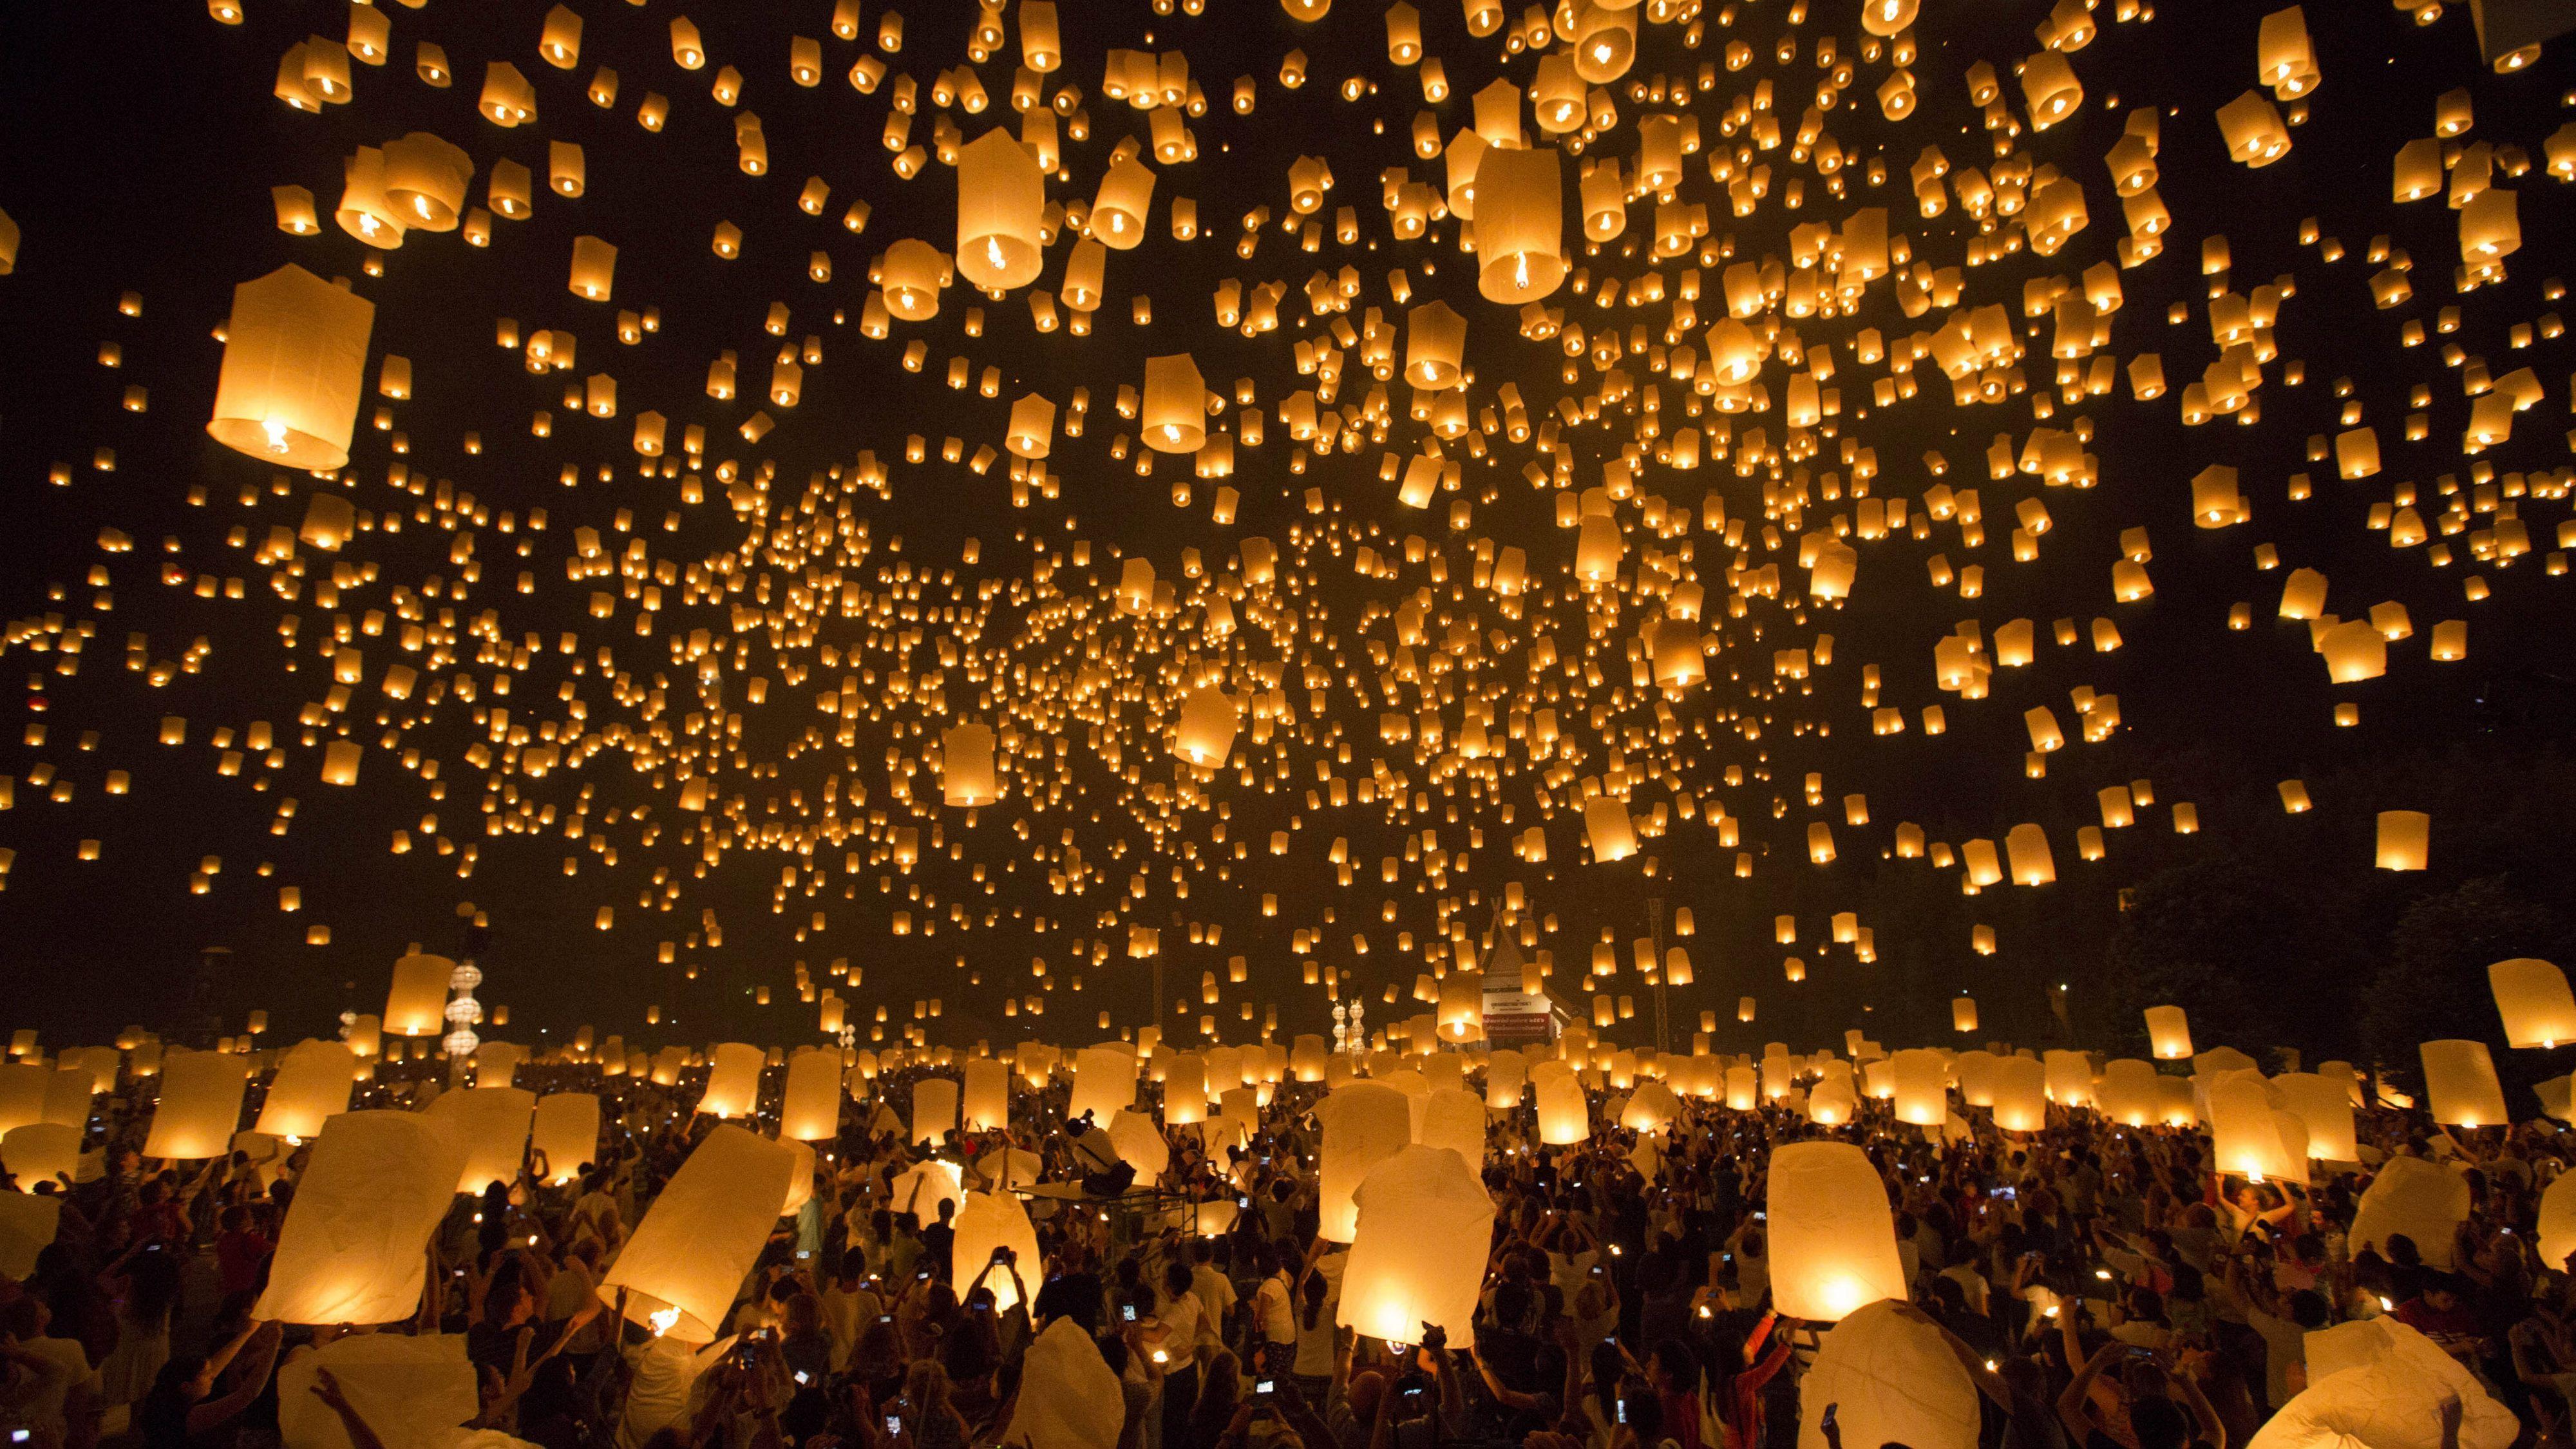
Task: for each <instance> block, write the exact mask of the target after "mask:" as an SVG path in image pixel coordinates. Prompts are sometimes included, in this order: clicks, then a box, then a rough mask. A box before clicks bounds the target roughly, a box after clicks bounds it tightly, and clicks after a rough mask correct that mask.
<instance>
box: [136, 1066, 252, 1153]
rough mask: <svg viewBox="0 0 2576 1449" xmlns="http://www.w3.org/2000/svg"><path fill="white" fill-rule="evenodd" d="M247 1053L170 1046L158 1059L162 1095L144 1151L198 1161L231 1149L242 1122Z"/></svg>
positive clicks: (153, 1115) (144, 1144)
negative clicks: (204, 1050)
mask: <svg viewBox="0 0 2576 1449" xmlns="http://www.w3.org/2000/svg"><path fill="white" fill-rule="evenodd" d="M246 1065H247V1062H246V1059H244V1058H242V1057H238V1056H235V1055H233V1054H232V1053H230V1052H181V1051H174V1052H172V1053H170V1054H169V1055H168V1056H167V1057H165V1058H163V1059H162V1063H161V1100H160V1103H159V1105H157V1106H156V1107H155V1108H154V1109H153V1112H152V1132H151V1135H150V1136H149V1137H147V1138H145V1139H144V1143H143V1155H144V1156H146V1157H160V1158H168V1159H171V1160H174V1161H183V1162H184V1161H201V1160H203V1159H205V1158H209V1157H221V1156H223V1155H224V1154H225V1153H226V1152H229V1151H231V1150H232V1140H233V1131H234V1129H235V1128H237V1127H239V1126H240V1125H241V1106H242V1089H243V1088H244V1087H245V1086H247V1085H248V1083H247V1081H246V1080H245V1078H244V1070H245V1067H246Z"/></svg>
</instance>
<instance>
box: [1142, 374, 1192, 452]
mask: <svg viewBox="0 0 2576 1449" xmlns="http://www.w3.org/2000/svg"><path fill="white" fill-rule="evenodd" d="M1144 430H1145V446H1147V447H1149V448H1152V449H1153V450H1154V451H1156V452H1158V453H1195V452H1197V451H1198V450H1199V449H1200V447H1202V446H1204V445H1205V444H1206V442H1207V384H1206V383H1205V382H1204V381H1202V380H1201V379H1200V377H1199V368H1198V363H1197V362H1195V361H1193V360H1192V359H1191V357H1190V355H1189V354H1188V353H1185V352H1184V353H1179V354H1176V355H1173V356H1169V357H1149V358H1146V359H1145V401H1144Z"/></svg>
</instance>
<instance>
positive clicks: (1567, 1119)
mask: <svg viewBox="0 0 2576 1449" xmlns="http://www.w3.org/2000/svg"><path fill="white" fill-rule="evenodd" d="M1559 1065H1560V1066H1561V1064H1559ZM1532 1080H1533V1081H1534V1082H1536V1084H1537V1086H1538V1140H1539V1141H1541V1142H1543V1143H1546V1144H1547V1145H1548V1146H1550V1147H1563V1146H1567V1145H1569V1144H1572V1143H1576V1142H1584V1141H1588V1140H1590V1138H1591V1136H1592V1107H1591V1103H1590V1102H1589V1101H1587V1100H1586V1099H1585V1097H1584V1092H1583V1079H1582V1078H1581V1077H1578V1076H1576V1075H1575V1074H1574V1073H1573V1072H1571V1071H1567V1070H1558V1071H1552V1072H1544V1073H1541V1074H1539V1075H1537V1076H1536V1077H1534V1078H1533V1079H1532Z"/></svg>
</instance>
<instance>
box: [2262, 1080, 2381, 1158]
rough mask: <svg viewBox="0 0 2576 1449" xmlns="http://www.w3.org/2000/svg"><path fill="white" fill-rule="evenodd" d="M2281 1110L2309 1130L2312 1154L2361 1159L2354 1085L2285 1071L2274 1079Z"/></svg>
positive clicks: (2309, 1152)
mask: <svg viewBox="0 0 2576 1449" xmlns="http://www.w3.org/2000/svg"><path fill="white" fill-rule="evenodd" d="M2272 1087H2273V1089H2274V1090H2275V1091H2277V1092H2279V1093H2280V1109H2281V1110H2282V1111H2286V1112H2288V1113H2290V1114H2291V1115H2292V1116H2294V1117H2297V1118H2298V1119H2299V1122H2300V1124H2301V1125H2302V1126H2303V1127H2304V1128H2305V1129H2306V1134H2307V1144H2308V1156H2309V1157H2310V1158H2311V1159H2313V1160H2315V1161H2319V1162H2358V1161H2359V1160H2360V1157H2361V1149H2360V1147H2359V1146H2358V1145H2357V1144H2356V1141H2355V1138H2354V1133H2353V1125H2352V1084H2351V1082H2350V1081H2349V1080H2336V1079H2334V1078H2330V1077H2327V1076H2324V1075H2322V1074H2320V1073H2316V1072H2284V1073H2282V1074H2281V1075H2279V1076H2277V1077H2274V1078H2273V1079H2272Z"/></svg>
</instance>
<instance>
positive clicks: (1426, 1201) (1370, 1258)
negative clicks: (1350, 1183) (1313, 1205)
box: [1335, 1145, 1494, 1343]
mask: <svg viewBox="0 0 2576 1449" xmlns="http://www.w3.org/2000/svg"><path fill="white" fill-rule="evenodd" d="M1354 1198H1355V1204H1356V1216H1355V1221H1354V1224H1353V1232H1352V1238H1351V1251H1350V1256H1349V1258H1348V1259H1347V1260H1345V1262H1344V1264H1343V1267H1342V1294H1341V1305H1340V1307H1339V1308H1338V1309H1336V1310H1335V1321H1336V1322H1338V1323H1340V1324H1341V1325H1343V1326H1344V1327H1347V1328H1352V1329H1355V1330H1357V1331H1358V1332H1360V1333H1362V1334H1365V1335H1367V1336H1369V1337H1372V1338H1380V1339H1385V1340H1387V1341H1389V1342H1393V1343H1415V1342H1419V1341H1420V1340H1421V1337H1422V1331H1423V1327H1424V1325H1426V1324H1427V1325H1430V1326H1432V1327H1435V1328H1440V1329H1443V1330H1445V1331H1446V1332H1447V1333H1448V1335H1449V1338H1450V1340H1451V1341H1452V1342H1465V1343H1473V1342H1474V1340H1475V1323H1474V1320H1475V1314H1476V1299H1477V1294H1478V1291H1479V1290H1480V1289H1481V1288H1482V1287H1483V1285H1484V1277H1485V1254H1486V1249H1487V1248H1488V1247H1489V1246H1490V1244H1491V1242H1492V1239H1493V1226H1494V1201H1493V1198H1492V1197H1491V1195H1489V1194H1488V1193H1487V1192H1486V1191H1485V1185H1484V1183H1483V1182H1482V1181H1480V1180H1479V1179H1478V1177H1477V1174H1476V1167H1475V1165H1474V1164H1472V1163H1469V1162H1467V1161H1465V1160H1464V1159H1462V1158H1461V1157H1460V1156H1459V1155H1458V1154H1457V1153H1455V1152H1452V1151H1447V1150H1444V1149H1441V1148H1437V1147H1426V1146H1419V1145H1412V1146H1403V1147H1399V1148H1398V1149H1397V1150H1396V1151H1395V1152H1393V1153H1391V1154H1389V1155H1388V1156H1387V1157H1385V1158H1384V1159H1383V1160H1381V1161H1379V1162H1378V1163H1377V1164H1375V1165H1374V1166H1373V1167H1371V1168H1370V1170H1369V1172H1368V1175H1367V1176H1366V1177H1364V1178H1362V1179H1361V1180H1360V1182H1359V1184H1358V1187H1357V1189H1356V1190H1355V1193H1354Z"/></svg>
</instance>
